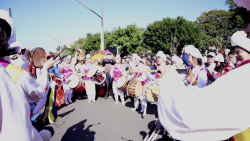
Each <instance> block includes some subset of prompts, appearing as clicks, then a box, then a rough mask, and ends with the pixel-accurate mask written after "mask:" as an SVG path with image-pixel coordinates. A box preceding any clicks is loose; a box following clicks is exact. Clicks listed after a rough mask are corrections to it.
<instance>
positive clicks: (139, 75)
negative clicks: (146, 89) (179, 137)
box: [132, 55, 147, 115]
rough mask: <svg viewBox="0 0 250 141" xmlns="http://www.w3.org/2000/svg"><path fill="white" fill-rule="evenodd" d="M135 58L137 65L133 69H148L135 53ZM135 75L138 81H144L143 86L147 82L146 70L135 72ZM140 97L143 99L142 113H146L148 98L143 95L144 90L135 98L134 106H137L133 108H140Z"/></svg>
mask: <svg viewBox="0 0 250 141" xmlns="http://www.w3.org/2000/svg"><path fill="white" fill-rule="evenodd" d="M133 58H134V59H135V66H134V67H132V69H133V71H146V70H147V66H146V65H143V64H142V62H141V61H142V59H141V57H139V56H138V55H134V56H133ZM133 77H134V79H135V80H136V81H140V82H141V83H142V86H143V85H144V84H145V83H147V75H146V73H145V72H140V73H135V74H133ZM139 99H140V100H141V106H142V108H141V111H140V112H141V113H143V114H144V115H146V109H147V100H146V99H145V98H144V97H143V96H142V92H141V94H140V96H139V97H138V98H134V106H135V108H133V109H132V111H135V110H136V109H138V108H139Z"/></svg>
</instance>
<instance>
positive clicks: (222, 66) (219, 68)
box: [214, 62, 224, 74]
mask: <svg viewBox="0 0 250 141" xmlns="http://www.w3.org/2000/svg"><path fill="white" fill-rule="evenodd" d="M223 68H224V62H220V66H216V67H215V68H214V70H215V71H217V72H219V73H221V74H222V70H223Z"/></svg>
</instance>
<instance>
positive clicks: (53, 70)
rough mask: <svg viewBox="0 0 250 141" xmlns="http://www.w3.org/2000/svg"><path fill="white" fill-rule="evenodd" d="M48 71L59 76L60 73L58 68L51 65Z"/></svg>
mask: <svg viewBox="0 0 250 141" xmlns="http://www.w3.org/2000/svg"><path fill="white" fill-rule="evenodd" d="M49 73H55V74H56V75H57V76H61V75H62V73H61V71H60V69H59V68H57V67H53V68H52V69H50V70H49Z"/></svg>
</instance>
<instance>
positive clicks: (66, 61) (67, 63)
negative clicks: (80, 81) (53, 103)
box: [59, 55, 76, 105]
mask: <svg viewBox="0 0 250 141" xmlns="http://www.w3.org/2000/svg"><path fill="white" fill-rule="evenodd" d="M75 63H76V57H75V58H73V59H72V61H71V56H70V55H65V56H64V57H63V62H62V63H61V64H60V65H59V68H60V69H61V72H62V74H63V76H64V80H63V90H64V94H65V96H64V101H65V104H66V105H68V104H69V103H72V101H71V97H72V92H73V89H71V88H70V87H69V86H68V84H67V82H68V78H69V76H71V75H72V74H73V73H76V72H75V68H74V64H75ZM68 102H69V103H68Z"/></svg>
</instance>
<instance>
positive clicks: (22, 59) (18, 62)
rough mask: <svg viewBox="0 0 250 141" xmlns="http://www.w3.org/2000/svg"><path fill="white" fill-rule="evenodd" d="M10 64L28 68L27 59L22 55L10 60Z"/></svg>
mask: <svg viewBox="0 0 250 141" xmlns="http://www.w3.org/2000/svg"><path fill="white" fill-rule="evenodd" d="M11 64H13V65H14V66H16V67H18V68H21V69H24V70H27V69H28V68H29V65H30V63H29V61H28V60H27V59H26V57H25V56H24V55H22V57H20V58H18V59H16V60H13V61H11Z"/></svg>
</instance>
